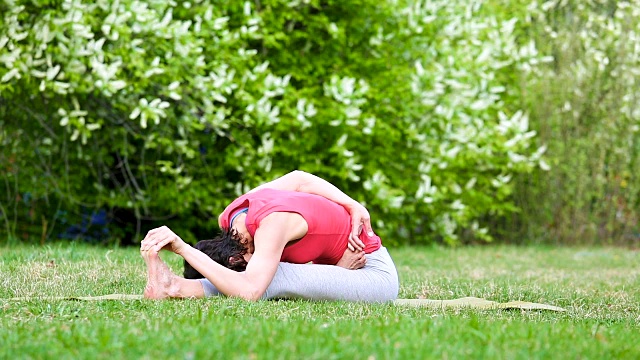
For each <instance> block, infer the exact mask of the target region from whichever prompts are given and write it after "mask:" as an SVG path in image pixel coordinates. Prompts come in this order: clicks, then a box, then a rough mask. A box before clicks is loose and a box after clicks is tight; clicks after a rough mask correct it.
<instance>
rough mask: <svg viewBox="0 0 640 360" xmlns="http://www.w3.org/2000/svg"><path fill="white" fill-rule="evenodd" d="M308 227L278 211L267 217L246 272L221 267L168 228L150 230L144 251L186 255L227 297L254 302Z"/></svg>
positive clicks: (291, 215) (293, 216)
mask: <svg viewBox="0 0 640 360" xmlns="http://www.w3.org/2000/svg"><path fill="white" fill-rule="evenodd" d="M307 228H308V227H307V223H306V221H305V220H304V218H302V216H300V215H299V214H296V213H280V212H276V213H273V214H270V215H268V216H267V217H265V218H264V219H263V220H262V221H261V222H260V227H258V229H257V230H256V233H255V237H254V248H255V250H254V253H253V256H252V257H251V259H250V261H249V263H248V264H247V269H246V270H245V271H244V272H236V271H233V270H230V269H227V268H226V267H224V266H222V265H220V264H218V263H217V262H215V261H213V260H212V259H211V258H210V257H209V256H207V255H206V254H204V253H202V252H201V251H199V250H197V249H195V248H193V247H191V246H189V245H188V244H187V243H185V242H184V241H183V240H182V239H181V238H180V237H179V236H177V235H176V234H175V233H174V232H173V231H171V230H170V229H169V228H168V227H166V226H163V227H161V228H157V229H153V230H151V231H149V233H148V234H147V236H146V237H145V239H144V240H143V242H142V244H141V250H143V251H148V250H151V251H160V249H162V248H165V249H167V250H170V251H172V252H174V253H176V254H178V255H180V256H182V257H183V258H184V259H185V260H186V261H187V262H188V263H189V264H191V266H193V268H194V269H196V270H197V271H198V272H199V273H200V274H202V275H203V276H204V277H205V278H207V279H208V280H209V281H211V283H212V284H213V285H214V286H215V287H216V288H217V289H218V290H219V291H220V292H222V293H223V294H225V295H228V296H235V297H241V298H243V299H246V300H252V301H254V300H258V299H260V298H261V297H262V295H263V294H264V292H265V291H266V290H267V287H268V286H269V284H270V283H271V280H273V276H274V275H275V273H276V270H277V268H278V263H279V262H280V257H281V256H282V252H283V249H284V247H285V245H286V244H287V243H288V242H289V241H291V240H294V239H299V238H301V237H303V236H304V235H305V234H306V232H307Z"/></svg>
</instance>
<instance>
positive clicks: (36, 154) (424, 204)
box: [0, 0, 640, 245]
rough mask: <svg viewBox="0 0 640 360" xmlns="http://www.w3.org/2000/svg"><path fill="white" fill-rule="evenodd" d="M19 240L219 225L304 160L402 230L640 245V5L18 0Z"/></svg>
mask: <svg viewBox="0 0 640 360" xmlns="http://www.w3.org/2000/svg"><path fill="white" fill-rule="evenodd" d="M0 14H2V15H0V143H1V145H2V146H0V178H1V181H2V183H3V184H2V188H3V192H4V194H2V193H0V221H2V223H3V224H2V230H1V231H2V232H3V233H4V234H5V236H3V237H2V239H7V241H27V242H40V243H45V242H47V241H51V240H53V239H57V238H65V239H82V240H84V241H89V242H100V243H110V242H115V243H122V244H128V243H136V242H138V241H139V240H140V238H141V237H142V235H141V234H144V232H146V231H147V230H148V229H150V228H151V227H153V226H157V225H160V224H166V225H168V226H170V227H171V228H172V229H174V230H175V231H176V232H178V233H179V234H181V235H182V236H183V237H184V238H185V239H186V240H188V241H194V240H196V239H200V238H205V237H210V236H212V235H213V234H214V233H215V232H216V231H217V221H216V219H217V215H218V213H219V212H220V211H221V210H222V209H223V208H224V206H225V205H226V204H227V203H228V202H229V201H231V200H232V199H233V198H235V197H236V196H237V195H239V194H241V193H242V192H243V191H246V190H248V189H250V188H252V187H254V186H256V185H258V184H260V183H262V182H264V181H268V180H271V179H273V178H275V177H277V176H280V175H283V174H285V173H287V172H289V171H291V170H294V169H301V170H305V171H308V172H312V173H315V174H317V175H319V176H321V177H324V178H326V179H328V180H329V181H331V182H333V183H334V184H335V185H337V186H338V187H340V188H341V189H343V190H345V192H347V193H348V194H350V195H351V196H352V197H353V198H355V199H357V200H359V201H361V202H363V203H364V204H365V205H366V206H367V207H368V208H369V209H370V211H371V213H372V214H373V220H374V226H375V228H376V231H377V232H378V233H380V234H381V235H382V236H383V237H384V239H385V244H388V245H400V244H429V243H433V242H445V243H448V244H461V243H469V242H478V241H490V240H499V241H505V242H514V243H521V242H550V243H567V244H573V243H616V244H631V245H637V244H638V242H639V241H640V229H639V227H638V215H639V207H640V203H639V190H640V182H639V181H638V171H637V170H638V169H639V168H640V167H638V165H639V163H638V162H639V160H638V153H639V150H640V142H639V136H638V131H639V130H640V108H638V107H637V106H636V104H637V103H638V100H639V99H638V95H639V92H640V87H639V86H638V80H637V79H638V78H639V77H638V75H639V73H640V66H639V63H638V60H639V56H640V54H639V53H640V40H639V39H640V25H639V22H638V19H640V2H639V1H637V0H634V1H596V0H585V1H581V2H572V1H560V0H558V1H553V0H552V1H546V2H538V1H524V0H503V1H497V0H494V1H490V0H487V1H445V0H434V1H428V2H422V1H405V0H397V1H391V0H389V1H373V0H353V1H332V0H324V1H317V0H291V1H276V0H263V1H259V2H258V1H255V2H244V3H243V2H237V1H190V2H172V1H169V2H167V1H145V2H141V1H131V0H122V1H115V0H100V1H95V2H91V3H84V2H82V1H78V0H68V1H8V0H4V1H1V2H0Z"/></svg>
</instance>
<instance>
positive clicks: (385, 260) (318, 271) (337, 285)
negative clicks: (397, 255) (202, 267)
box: [200, 247, 398, 302]
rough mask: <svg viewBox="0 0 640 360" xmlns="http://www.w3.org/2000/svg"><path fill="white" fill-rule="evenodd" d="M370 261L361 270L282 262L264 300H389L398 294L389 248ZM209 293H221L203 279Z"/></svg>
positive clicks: (376, 253) (376, 252) (205, 289)
mask: <svg viewBox="0 0 640 360" xmlns="http://www.w3.org/2000/svg"><path fill="white" fill-rule="evenodd" d="M365 256H366V257H367V264H366V265H365V266H364V267H363V268H362V269H358V270H347V269H345V268H341V267H338V266H334V265H319V264H291V263H285V262H281V263H280V264H279V265H278V270H277V271H276V274H275V276H274V277H273V280H272V281H271V284H270V285H269V287H268V288H267V291H266V292H265V294H264V295H263V296H262V298H263V299H310V300H346V301H363V302H387V301H392V300H395V299H396V298H397V297H398V272H397V271H396V267H395V265H394V264H393V260H392V259H391V256H389V252H388V251H387V249H386V248H384V247H381V248H380V249H378V250H376V251H374V252H372V253H371V254H367V255H365ZM200 281H201V282H202V287H203V288H204V294H205V296H216V295H221V293H220V292H219V291H218V290H217V289H216V288H215V286H214V285H213V284H211V282H210V281H209V280H207V279H200Z"/></svg>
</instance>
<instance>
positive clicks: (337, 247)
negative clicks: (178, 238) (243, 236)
mask: <svg viewBox="0 0 640 360" xmlns="http://www.w3.org/2000/svg"><path fill="white" fill-rule="evenodd" d="M247 207H248V208H249V211H248V213H247V217H246V220H245V224H246V226H247V229H248V230H249V233H250V234H251V236H255V233H256V229H257V228H258V227H259V226H260V222H261V221H262V219H264V218H265V217H266V216H267V215H269V214H271V213H273V212H294V213H298V214H300V215H301V216H302V217H303V218H304V219H305V220H306V222H307V225H308V230H307V234H306V235H305V236H304V237H303V238H302V239H300V240H299V241H297V242H295V243H293V244H291V245H287V246H286V247H285V248H284V252H283V253H282V257H281V258H280V261H284V262H290V263H295V264H305V263H308V262H310V261H312V262H313V263H315V264H330V265H335V264H336V263H337V262H338V261H339V260H340V258H342V255H343V254H344V251H345V250H346V249H347V242H348V236H349V233H350V232H351V215H349V213H348V212H347V210H346V209H345V208H343V207H342V206H340V205H338V204H336V203H334V202H332V201H330V200H328V199H326V198H324V197H322V196H318V195H313V194H307V193H301V192H294V191H283V190H275V189H262V190H258V191H255V192H252V193H249V194H245V195H242V196H240V197H239V198H237V199H236V200H234V201H233V202H232V203H231V204H230V205H229V206H227V207H226V209H225V210H224V212H223V213H222V216H221V223H220V225H221V226H222V227H223V228H229V221H230V220H231V215H232V214H233V213H235V212H236V211H237V210H239V209H242V208H247ZM360 239H361V240H362V242H363V243H364V244H365V249H364V251H365V253H367V254H369V253H372V252H373V251H376V250H378V249H379V248H380V246H381V241H380V237H379V236H378V235H375V234H374V235H373V236H368V235H367V234H366V233H365V232H364V231H363V232H362V233H361V234H360Z"/></svg>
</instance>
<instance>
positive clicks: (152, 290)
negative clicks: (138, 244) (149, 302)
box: [140, 250, 178, 299]
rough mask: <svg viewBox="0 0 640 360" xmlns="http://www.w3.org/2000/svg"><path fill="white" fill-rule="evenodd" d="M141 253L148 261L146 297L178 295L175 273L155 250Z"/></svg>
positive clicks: (156, 297) (159, 297)
mask: <svg viewBox="0 0 640 360" xmlns="http://www.w3.org/2000/svg"><path fill="white" fill-rule="evenodd" d="M140 255H142V258H143V259H144V262H145V263H147V285H146V286H145V288H144V297H145V298H147V299H166V298H171V297H178V296H177V293H178V291H177V289H176V286H175V281H174V279H175V278H176V275H174V274H173V273H172V272H171V270H170V269H169V267H168V266H167V264H165V263H164V262H163V261H162V259H160V256H158V253H157V252H155V251H151V250H150V251H140Z"/></svg>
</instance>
